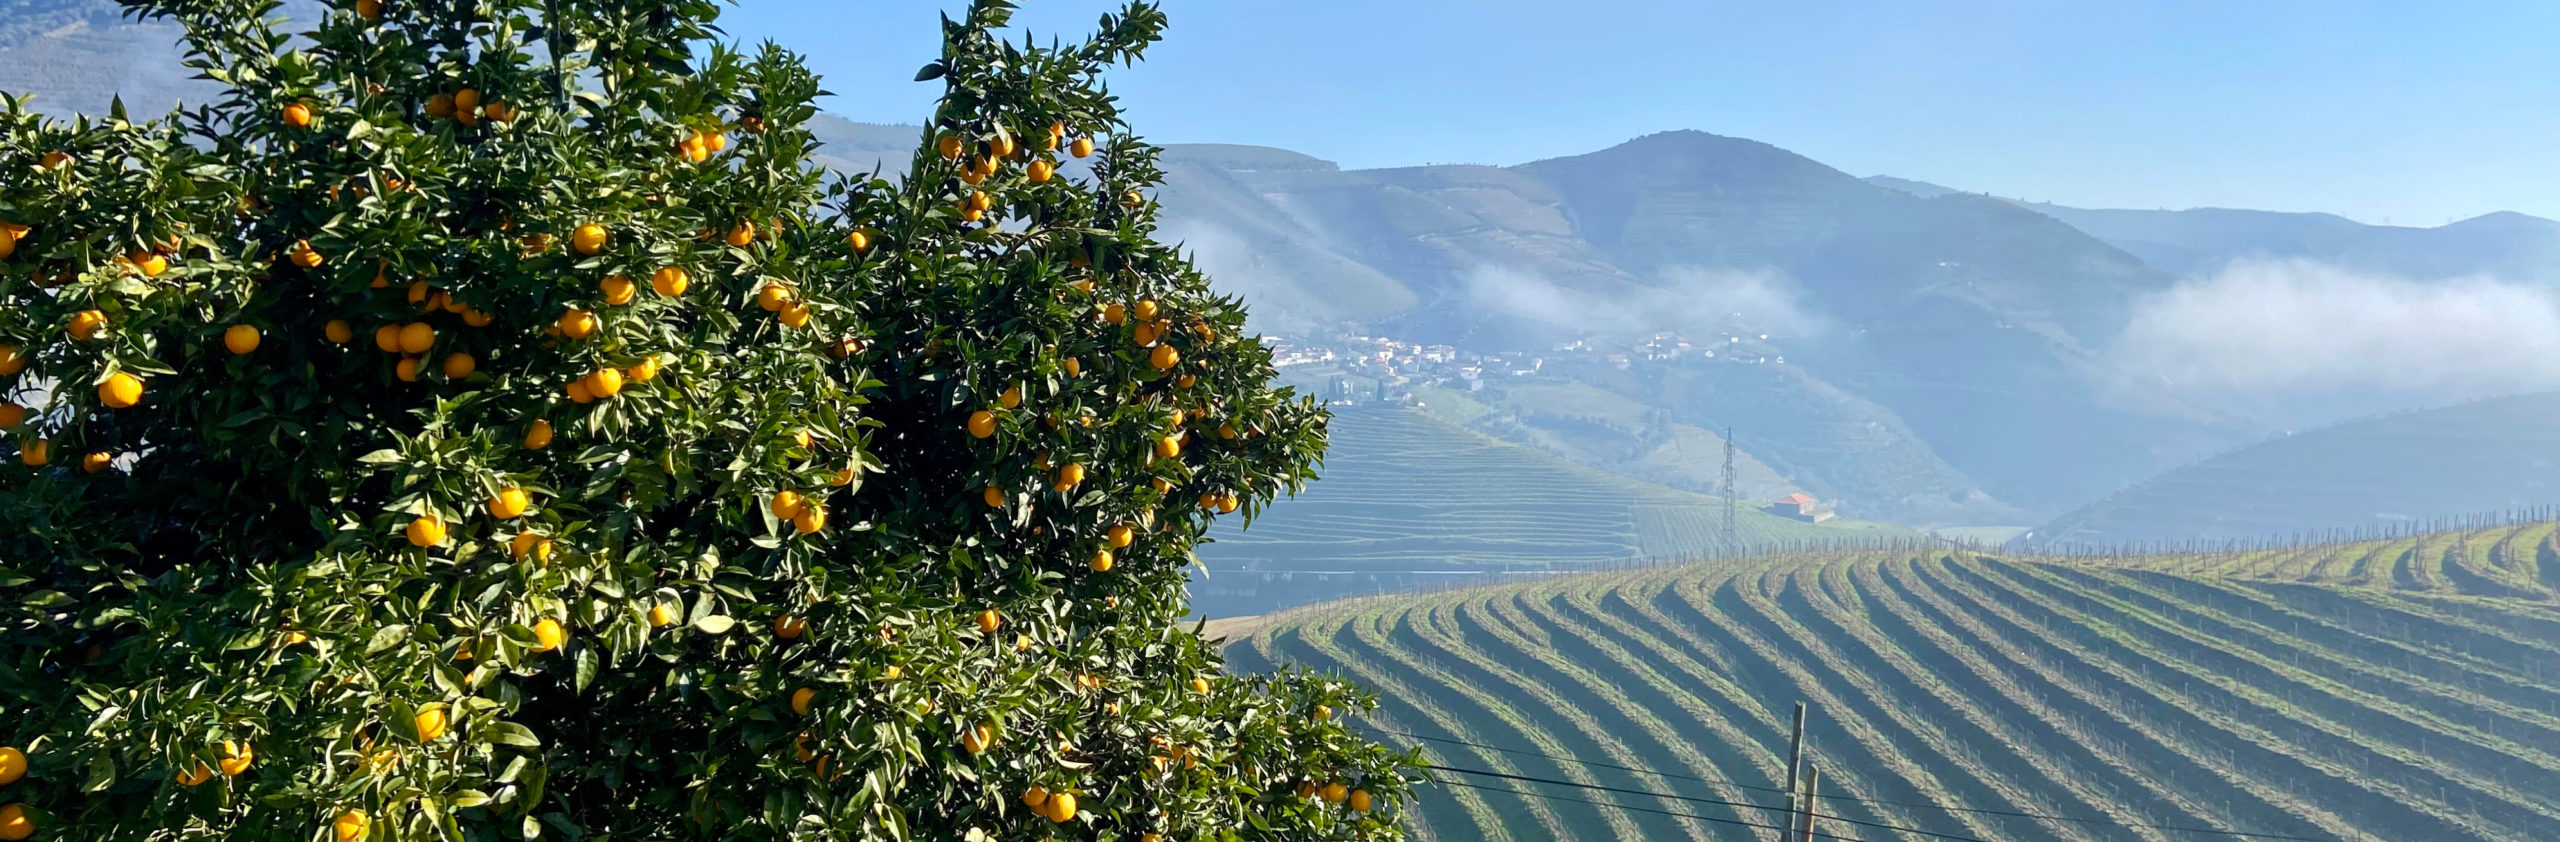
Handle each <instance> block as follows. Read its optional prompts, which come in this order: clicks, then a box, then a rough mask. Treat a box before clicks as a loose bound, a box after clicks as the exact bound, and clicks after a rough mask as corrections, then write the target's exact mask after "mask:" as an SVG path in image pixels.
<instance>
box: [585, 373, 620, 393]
mask: <svg viewBox="0 0 2560 842" xmlns="http://www.w3.org/2000/svg"><path fill="white" fill-rule="evenodd" d="M587 392H588V394H592V395H595V396H596V397H599V398H610V397H613V396H615V395H619V394H622V372H621V371H619V370H616V369H610V368H600V369H596V370H595V373H593V374H589V375H587Z"/></svg>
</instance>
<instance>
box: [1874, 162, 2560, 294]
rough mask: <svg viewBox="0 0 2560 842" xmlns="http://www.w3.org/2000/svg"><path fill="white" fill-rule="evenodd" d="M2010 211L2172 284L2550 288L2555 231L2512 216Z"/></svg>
mask: <svg viewBox="0 0 2560 842" xmlns="http://www.w3.org/2000/svg"><path fill="white" fill-rule="evenodd" d="M1867 182H1868V183H1870V184H1874V185H1876V186H1878V187H1887V188H1891V189H1894V190H1900V191H1902V192H1905V193H1909V194H1912V195H1914V196H1919V197H1922V198H1935V197H1938V196H1944V195H1948V194H1961V193H1962V192H1963V191H1959V190H1956V189H1955V188H1952V187H1946V186H1943V185H1938V184H1931V183H1929V182H1925V181H1914V180H1911V179H1907V178H1895V177H1893V176H1886V175H1876V176H1868V177H1867ZM2018 205H2019V206H2020V207H2024V208H2026V209H2028V210H2032V211H2035V212H2037V213H2041V214H2044V215H2046V216H2050V217H2053V218H2055V219H2058V220H2061V221H2062V222H2063V223H2065V224H2068V225H2070V226H2071V227H2073V228H2077V229H2080V230H2081V231H2082V232H2084V233H2087V234H2088V235H2089V236H2092V237H2096V238H2098V239H2100V240H2103V241H2105V242H2106V243H2107V244H2108V245H2111V246H2115V247H2116V248H2120V249H2123V250H2125V251H2126V252H2128V253H2130V254H2132V255H2134V256H2136V257H2140V258H2142V260H2143V262H2145V263H2149V264H2151V265H2153V266H2156V267H2159V268H2160V269H2161V270H2162V271H2165V272H2168V273H2170V274H2173V275H2178V276H2180V277H2200V276H2203V275H2209V274H2212V273H2213V272H2214V271H2215V270H2217V269H2220V268H2222V266H2223V265H2225V264H2228V263H2230V262H2232V261H2234V260H2244V259H2251V258H2258V259H2267V258H2273V259H2288V258H2300V259H2307V260H2316V261H2320V262H2322V263H2328V264H2332V265H2336V266H2341V267H2345V268H2349V269H2355V270H2359V271H2364V272H2374V273H2381V274H2387V275H2396V276H2399V277H2404V278H2413V279H2417V280H2442V279H2446V278H2458V277H2464V276H2471V275H2488V276H2493V277H2498V278H2504V279H2507V280H2510V281H2517V282H2526V283H2537V284H2551V283H2560V222H2554V221H2552V220H2548V219H2542V218H2540V217H2533V216H2526V215H2524V214H2520V213H2511V212H2500V213H2492V214H2485V215H2482V216H2478V217H2473V218H2471V219H2465V220H2462V221H2459V222H2453V223H2448V224H2445V225H2439V226H2435V227H2432V228H2419V227H2413V226H2402V225H2368V224H2365V223H2362V222H2357V221H2355V220H2352V219H2347V218H2345V217H2342V216H2338V215H2335V214H2326V213H2283V212H2277V211H2261V210H2240V209H2233V208H2189V209H2186V210H2174V211H2173V210H2130V209H2098V208H2075V207H2069V206H2065V205H2056V204H2049V203H2044V202H2025V201H2020V202H2018Z"/></svg>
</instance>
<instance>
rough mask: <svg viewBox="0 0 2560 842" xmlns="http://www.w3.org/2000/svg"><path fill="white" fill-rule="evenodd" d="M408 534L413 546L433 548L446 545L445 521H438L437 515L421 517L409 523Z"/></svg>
mask: <svg viewBox="0 0 2560 842" xmlns="http://www.w3.org/2000/svg"><path fill="white" fill-rule="evenodd" d="M406 534H407V535H408V537H409V544H410V545H411V546H417V547H432V546H435V545H437V544H442V543H444V521H441V520H437V519H436V516H435V515H419V516H418V518H417V519H416V520H412V521H409V528H408V530H407V533H406Z"/></svg>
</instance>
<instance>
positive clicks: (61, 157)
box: [36, 149, 71, 170]
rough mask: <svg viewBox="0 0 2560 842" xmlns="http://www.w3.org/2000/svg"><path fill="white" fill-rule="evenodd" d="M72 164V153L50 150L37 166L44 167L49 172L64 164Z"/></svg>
mask: <svg viewBox="0 0 2560 842" xmlns="http://www.w3.org/2000/svg"><path fill="white" fill-rule="evenodd" d="M70 162H71V153H69V152H64V151H62V150H60V149H54V150H49V151H47V152H45V153H44V158H42V159H41V160H38V161H36V166H39V167H43V168H45V169H48V170H49V169H53V168H55V167H59V166H62V165H63V164H67V163H70Z"/></svg>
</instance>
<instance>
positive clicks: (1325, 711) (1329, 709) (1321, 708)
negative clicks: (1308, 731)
mask: <svg viewBox="0 0 2560 842" xmlns="http://www.w3.org/2000/svg"><path fill="white" fill-rule="evenodd" d="M1316 721H1317V722H1331V721H1333V706H1332V705H1317V706H1316Z"/></svg>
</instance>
